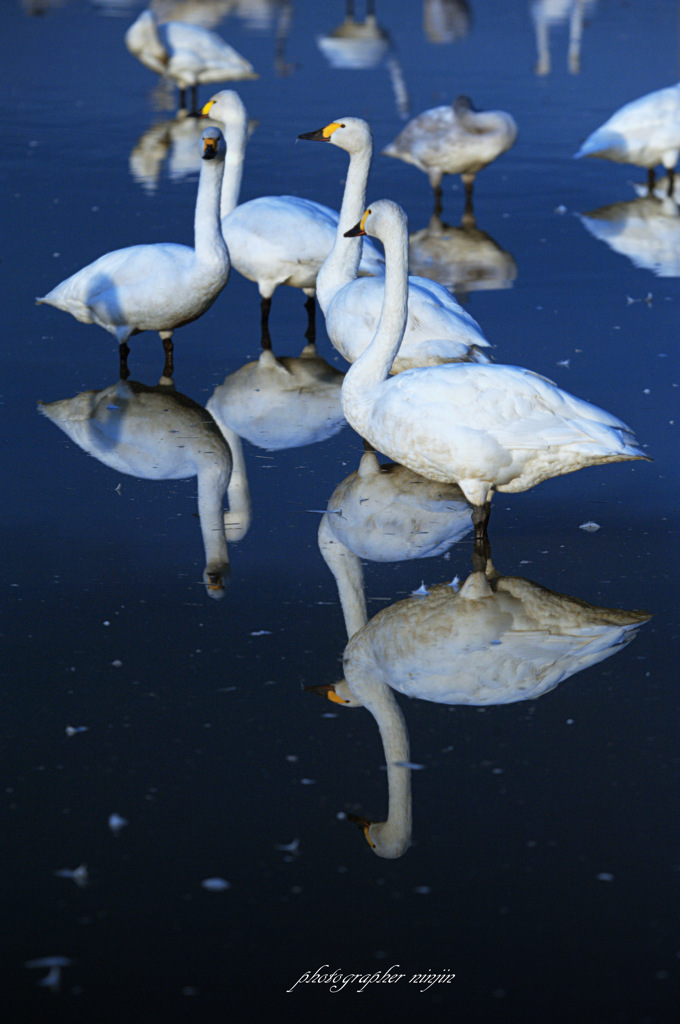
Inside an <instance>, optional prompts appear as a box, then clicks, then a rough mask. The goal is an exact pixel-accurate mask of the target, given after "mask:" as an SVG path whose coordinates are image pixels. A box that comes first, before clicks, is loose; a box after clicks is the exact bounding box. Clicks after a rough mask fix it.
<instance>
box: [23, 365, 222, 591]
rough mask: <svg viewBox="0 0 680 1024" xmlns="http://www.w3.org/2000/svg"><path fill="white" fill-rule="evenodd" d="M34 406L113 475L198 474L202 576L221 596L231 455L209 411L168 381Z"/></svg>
mask: <svg viewBox="0 0 680 1024" xmlns="http://www.w3.org/2000/svg"><path fill="white" fill-rule="evenodd" d="M38 411H39V412H41V413H42V414H43V415H44V416H46V417H47V418H48V419H50V420H51V421H52V422H53V423H54V424H55V425H56V426H58V427H59V428H60V429H61V430H63V431H64V433H65V434H66V435H67V436H68V437H69V438H70V439H71V440H72V441H73V442H74V443H75V444H77V445H78V447H79V448H82V450H83V451H84V452H87V453H88V454H89V455H92V456H94V458H96V459H97V460H98V461H99V462H102V463H103V464H104V465H105V466H109V467H110V468H111V469H115V470H117V471H118V472H119V473H126V474H128V475H130V476H136V477H141V478H142V479H148V480H180V479H185V478H187V477H193V476H195V477H197V482H198V514H199V519H200V523H201V533H202V536H203V544H204V549H205V557H206V566H205V572H204V577H203V578H204V582H205V584H206V588H207V592H208V594H209V595H210V596H211V597H216V598H220V597H222V596H223V594H224V584H223V577H224V575H225V574H226V573H228V571H229V554H228V550H227V541H226V533H225V514H224V512H223V507H222V502H223V497H224V493H225V491H226V490H227V487H228V486H231V477H232V452H231V449H230V447H229V445H228V443H227V441H226V440H225V438H224V437H223V436H222V434H221V433H220V430H219V428H218V426H217V424H216V423H215V421H214V420H213V418H212V416H211V415H210V413H209V412H207V411H206V410H205V409H204V408H203V407H202V406H200V405H198V404H197V403H196V402H193V401H192V400H191V399H190V398H188V397H187V396H186V395H182V394H179V393H178V392H175V391H174V389H173V388H172V387H171V386H167V385H161V386H158V387H148V386H147V385H144V384H140V383H138V382H136V381H122V380H121V381H118V382H117V383H116V384H112V385H111V386H110V387H107V388H104V389H103V390H101V391H84V392H82V393H81V394H79V395H76V396H75V397H74V398H69V399H64V400H62V401H58V402H50V403H49V404H43V403H42V402H41V403H39V404H38ZM234 483H235V484H236V481H234Z"/></svg>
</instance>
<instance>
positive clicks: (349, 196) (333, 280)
mask: <svg viewBox="0 0 680 1024" xmlns="http://www.w3.org/2000/svg"><path fill="white" fill-rule="evenodd" d="M372 157H373V143H372V141H371V140H369V141H368V144H367V145H365V146H363V147H362V148H361V150H360V151H359V152H355V153H351V154H350V158H349V167H348V169H347V179H346V181H345V191H344V193H343V197H342V206H341V207H340V220H339V222H338V230H337V232H336V235H335V242H334V244H333V248H332V249H331V251H330V253H329V254H328V256H327V258H326V261H325V263H324V264H323V266H322V267H321V270H320V271H319V273H318V275H317V279H316V297H317V299H318V300H319V305H320V306H321V309H322V311H323V312H324V313H325V312H326V308H327V307H328V305H329V303H330V301H331V299H332V298H333V296H334V295H335V293H336V292H337V291H338V289H339V288H342V286H343V285H345V284H348V283H349V282H350V281H354V279H355V278H356V277H357V274H358V273H359V264H360V263H361V248H362V242H361V238H360V237H359V238H345V231H349V229H350V228H353V227H354V225H355V224H357V223H358V222H359V220H360V219H361V216H362V214H363V212H364V210H365V208H366V185H367V183H368V172H369V170H370V169H371V159H372Z"/></svg>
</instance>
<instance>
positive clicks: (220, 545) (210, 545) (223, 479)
mask: <svg viewBox="0 0 680 1024" xmlns="http://www.w3.org/2000/svg"><path fill="white" fill-rule="evenodd" d="M230 473H231V459H226V460H225V459H212V460H210V462H209V463H208V465H206V466H205V467H203V468H199V471H198V515H199V519H200V522H201V534H202V536H203V546H204V548H205V561H206V565H205V574H204V582H205V584H206V586H207V587H208V592H209V594H210V595H211V596H213V597H221V596H222V594H223V580H222V577H223V576H224V575H226V574H228V572H229V552H228V550H227V538H226V534H225V531H224V512H223V507H222V502H223V497H224V492H225V490H226V488H227V484H228V483H229V476H230Z"/></svg>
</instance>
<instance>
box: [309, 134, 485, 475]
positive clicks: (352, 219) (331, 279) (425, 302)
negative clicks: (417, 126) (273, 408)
mask: <svg viewBox="0 0 680 1024" xmlns="http://www.w3.org/2000/svg"><path fill="white" fill-rule="evenodd" d="M299 138H301V139H307V140H310V141H312V142H327V143H330V144H331V145H334V146H339V147H340V149H344V150H345V151H346V152H347V153H349V158H350V159H349V169H348V171H347V179H346V182H345V191H344V195H343V199H342V208H341V210H340V223H339V226H338V231H337V235H336V239H335V243H334V245H333V248H332V250H331V253H330V255H329V257H328V259H327V260H326V262H325V263H324V265H323V267H322V268H321V270H320V271H319V276H318V278H317V298H318V300H319V305H320V306H321V309H322V310H323V313H324V316H325V318H326V331H327V333H328V337H329V338H330V340H331V342H332V343H333V345H334V346H335V348H336V349H337V350H338V351H339V352H340V353H341V355H343V356H344V358H345V359H346V360H347V361H348V362H350V363H353V362H354V361H355V359H357V358H358V357H359V356H360V355H361V353H362V352H363V351H364V349H365V348H366V346H367V345H368V344H369V343H370V341H371V338H372V337H373V334H374V332H375V328H376V324H377V322H378V318H379V316H380V309H381V306H382V301H383V292H384V278H382V277H380V278H377V277H374V278H362V279H357V267H358V263H359V254H360V252H361V250H360V248H359V246H358V245H357V239H356V238H354V239H350V238H347V236H346V232H347V230H348V228H351V227H352V226H353V225H354V224H356V222H357V220H358V219H359V217H360V216H361V214H362V213H363V211H364V208H365V203H366V182H367V180H368V172H369V170H370V166H371V157H372V154H373V139H372V135H371V129H370V127H369V126H368V124H367V123H366V121H362V120H361V119H360V118H357V117H344V118H340V119H338V120H337V121H333V122H331V124H328V125H326V127H325V128H321V129H319V130H318V131H314V132H306V133H305V134H304V135H300V136H299ZM488 347H489V342H488V341H487V340H486V338H485V337H484V335H483V333H482V330H481V328H480V326H479V324H478V323H477V322H476V321H475V320H474V319H473V318H472V317H471V316H470V315H469V313H467V312H465V310H463V309H462V307H461V306H460V305H459V304H458V302H457V301H456V300H455V298H454V297H453V296H452V295H451V293H450V292H448V291H447V290H446V288H444V287H443V286H442V285H440V284H438V283H437V282H436V281H429V280H428V279H427V278H424V277H410V278H409V280H408V321H407V325H406V332H405V335H404V340H403V342H402V345H401V348H400V351H399V355H398V357H397V358H396V359H395V361H394V365H393V367H392V372H393V373H399V372H401V371H402V370H406V369H410V368H411V367H414V366H432V365H435V364H438V363H448V362H454V361H461V360H466V361H471V362H488V361H489V357H488V356H487V355H486V353H485V352H484V351H483V350H484V349H486V348H488ZM397 461H398V460H397Z"/></svg>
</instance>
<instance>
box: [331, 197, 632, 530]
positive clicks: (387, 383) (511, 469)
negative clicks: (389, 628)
mask: <svg viewBox="0 0 680 1024" xmlns="http://www.w3.org/2000/svg"><path fill="white" fill-rule="evenodd" d="M355 230H356V231H357V232H360V231H368V232H369V233H370V234H371V235H374V236H376V237H378V238H380V240H381V241H382V243H383V245H384V246H385V257H386V275H385V292H384V301H383V307H382V313H381V316H380V322H379V324H378V328H377V330H376V333H375V336H374V338H373V340H372V342H371V344H370V345H369V346H368V348H367V349H366V351H365V352H364V353H363V355H362V356H361V357H360V358H359V359H358V360H357V361H356V362H355V363H354V364H353V365H352V366H351V367H350V369H349V371H348V372H347V374H346V376H345V380H344V382H343V385H342V406H343V410H344V413H345V416H346V418H347V420H348V422H349V423H350V424H351V426H353V427H354V429H355V430H356V431H357V432H358V433H359V434H360V435H361V436H362V437H363V438H365V439H366V440H367V441H369V442H370V444H372V445H373V447H374V448H376V449H377V450H378V451H381V452H383V453H384V454H385V455H388V456H389V457H390V458H392V459H394V461H395V462H399V463H401V464H402V465H405V466H408V467H409V468H410V469H412V470H414V472H416V473H420V474H421V475H422V476H425V477H428V478H429V479H431V480H440V481H444V482H448V481H452V482H455V483H457V484H458V485H459V486H460V488H461V490H462V491H463V493H464V494H465V497H466V498H467V499H468V501H470V502H471V503H472V504H473V505H475V506H476V508H475V513H474V514H473V521H474V522H475V523H476V525H477V532H478V536H484V532H485V526H486V518H487V516H488V506H487V502H488V501H489V499H490V497H491V495H492V493H493V492H494V491H496V490H498V491H507V492H517V491H524V490H527V489H528V488H529V487H533V486H534V485H535V484H537V483H540V482H541V481H542V480H547V479H548V478H549V477H552V476H558V475H560V474H563V473H570V472H573V471H574V470H577V469H581V468H582V467H584V466H590V465H597V464H599V463H605V462H619V461H623V460H626V459H644V458H646V456H645V454H644V452H642V451H641V450H640V448H639V447H638V446H637V444H636V441H635V438H634V437H633V434H632V432H631V430H630V428H629V427H627V426H626V424H625V423H623V422H622V421H621V420H619V419H618V418H617V417H615V416H612V415H611V414H610V413H607V412H605V411H603V410H602V409H599V408H597V406H594V405H590V404H589V403H588V402H584V401H582V400H581V399H579V398H575V397H574V396H573V395H570V394H568V393H567V392H566V391H562V390H561V389H560V388H558V387H557V386H556V385H555V384H553V383H552V382H551V381H549V380H546V379H545V378H544V377H541V376H539V375H538V374H536V373H532V372H531V371H530V370H525V369H522V368H520V367H516V366H498V365H488V366H478V365H467V364H461V363H458V364H453V365H446V366H434V367H424V368H420V369H415V370H409V371H406V372H404V373H400V374H397V375H396V376H395V377H392V378H389V379H386V378H387V376H388V373H389V370H390V366H391V364H392V360H393V359H394V357H395V355H396V353H397V351H398V349H399V344H400V341H401V338H402V337H403V334H404V327H405V323H406V299H407V253H408V237H407V223H406V215H405V214H404V211H403V210H402V209H401V208H400V207H399V206H397V205H396V203H393V202H391V201H389V200H385V199H384V200H380V201H379V202H377V203H374V204H372V205H371V207H370V208H369V209H368V210H367V211H366V213H365V214H364V217H363V218H362V221H361V224H360V225H357V227H356V229H355Z"/></svg>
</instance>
